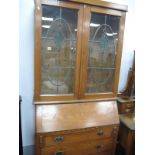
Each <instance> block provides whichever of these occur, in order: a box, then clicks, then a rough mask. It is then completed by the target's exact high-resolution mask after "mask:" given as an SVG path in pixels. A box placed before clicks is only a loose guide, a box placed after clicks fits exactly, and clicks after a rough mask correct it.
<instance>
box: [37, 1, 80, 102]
mask: <svg viewBox="0 0 155 155" xmlns="http://www.w3.org/2000/svg"><path fill="white" fill-rule="evenodd" d="M42 4H43V5H48V6H58V7H63V8H69V9H76V10H78V25H77V27H78V31H77V42H76V49H77V50H76V65H75V66H76V67H75V79H74V92H73V94H65V95H59V94H58V95H55V94H54V95H53V94H52V95H48V94H47V95H41V93H40V92H41V42H42V41H41V33H42V29H41V17H42V9H41V5H42ZM82 22H83V5H81V4H74V3H72V2H63V1H60V2H52V1H50V0H42V1H41V2H40V1H39V0H36V1H35V75H34V77H35V78H34V83H35V91H34V101H59V100H60V101H63V100H75V99H78V93H79V82H80V81H79V79H80V77H79V76H80V74H79V72H80V63H81V61H80V57H81V40H82V39H81V34H82V27H81V25H82Z"/></svg>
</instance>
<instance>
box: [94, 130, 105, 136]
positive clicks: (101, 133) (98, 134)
mask: <svg viewBox="0 0 155 155" xmlns="http://www.w3.org/2000/svg"><path fill="white" fill-rule="evenodd" d="M96 135H97V136H103V135H104V132H103V131H98V132H97V133H96Z"/></svg>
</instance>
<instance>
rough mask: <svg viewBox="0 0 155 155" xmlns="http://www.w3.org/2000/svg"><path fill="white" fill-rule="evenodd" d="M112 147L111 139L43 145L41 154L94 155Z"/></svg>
mask: <svg viewBox="0 0 155 155" xmlns="http://www.w3.org/2000/svg"><path fill="white" fill-rule="evenodd" d="M112 149H113V141H112V139H106V140H95V141H91V142H83V143H70V144H67V145H58V146H51V147H45V148H43V149H42V154H41V155H95V154H99V153H101V152H102V153H103V152H104V151H109V152H110V151H111V150H112Z"/></svg>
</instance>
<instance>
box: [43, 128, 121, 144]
mask: <svg viewBox="0 0 155 155" xmlns="http://www.w3.org/2000/svg"><path fill="white" fill-rule="evenodd" d="M114 128H118V127H117V125H113V126H105V127H98V128H91V129H87V130H83V131H81V130H79V131H77V130H76V131H72V132H70V133H69V132H67V133H64V132H57V133H49V134H44V137H43V145H42V147H45V146H52V145H57V144H60V145H61V144H62V145H65V144H67V143H70V142H72V143H80V142H84V141H92V140H103V139H107V138H111V141H113V136H114ZM115 130H117V129H115ZM57 137H62V138H63V141H61V142H57V141H56V140H55V139H56V138H57Z"/></svg>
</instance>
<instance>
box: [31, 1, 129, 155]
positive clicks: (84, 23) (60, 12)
mask: <svg viewBox="0 0 155 155" xmlns="http://www.w3.org/2000/svg"><path fill="white" fill-rule="evenodd" d="M126 11H127V6H125V5H119V4H114V3H109V2H104V1H101V0H85V1H84V0H68V1H62V0H60V1H58V0H35V79H34V82H35V90H34V103H35V105H36V142H35V145H36V155H114V153H115V147H116V139H117V133H118V126H119V117H118V110H117V104H116V99H117V89H118V81H119V72H120V63H121V55H122V46H123V32H124V25H125V14H126Z"/></svg>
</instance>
